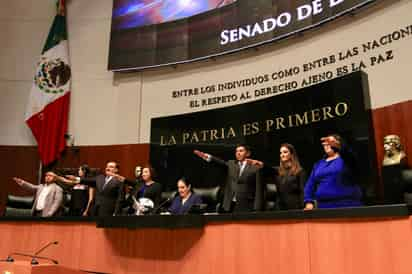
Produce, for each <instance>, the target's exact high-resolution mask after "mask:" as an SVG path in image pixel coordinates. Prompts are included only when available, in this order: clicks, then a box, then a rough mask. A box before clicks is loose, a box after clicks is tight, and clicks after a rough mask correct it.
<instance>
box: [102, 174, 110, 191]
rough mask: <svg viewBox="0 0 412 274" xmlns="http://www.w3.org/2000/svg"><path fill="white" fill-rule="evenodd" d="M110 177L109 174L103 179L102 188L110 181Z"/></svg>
mask: <svg viewBox="0 0 412 274" xmlns="http://www.w3.org/2000/svg"><path fill="white" fill-rule="evenodd" d="M111 178H112V177H110V176H106V178H105V179H104V185H103V189H104V188H105V187H106V185H107V183H108V182H109V181H110V179H111Z"/></svg>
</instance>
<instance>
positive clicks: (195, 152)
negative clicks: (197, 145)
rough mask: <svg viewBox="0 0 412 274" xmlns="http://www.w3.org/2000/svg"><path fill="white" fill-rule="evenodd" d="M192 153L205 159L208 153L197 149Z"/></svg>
mask: <svg viewBox="0 0 412 274" xmlns="http://www.w3.org/2000/svg"><path fill="white" fill-rule="evenodd" d="M193 153H194V154H195V155H197V156H198V157H200V158H202V159H203V160H207V159H208V158H209V154H207V153H204V152H201V151H199V150H193Z"/></svg>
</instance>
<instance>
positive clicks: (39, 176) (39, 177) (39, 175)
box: [37, 160, 43, 185]
mask: <svg viewBox="0 0 412 274" xmlns="http://www.w3.org/2000/svg"><path fill="white" fill-rule="evenodd" d="M42 173H43V163H42V162H41V160H40V163H39V170H38V173H37V176H38V179H37V184H38V185H40V184H41V177H42Z"/></svg>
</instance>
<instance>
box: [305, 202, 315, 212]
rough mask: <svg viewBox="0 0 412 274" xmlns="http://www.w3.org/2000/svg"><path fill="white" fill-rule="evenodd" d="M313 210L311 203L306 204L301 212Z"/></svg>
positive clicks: (313, 206)
mask: <svg viewBox="0 0 412 274" xmlns="http://www.w3.org/2000/svg"><path fill="white" fill-rule="evenodd" d="M313 209H315V205H314V204H313V203H306V204H305V208H304V209H303V210H313Z"/></svg>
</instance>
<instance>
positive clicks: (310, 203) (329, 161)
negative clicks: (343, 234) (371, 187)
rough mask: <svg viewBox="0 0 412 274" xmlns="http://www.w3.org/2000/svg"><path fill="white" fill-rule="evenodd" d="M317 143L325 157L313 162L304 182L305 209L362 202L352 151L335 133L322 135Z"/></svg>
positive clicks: (357, 171)
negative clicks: (321, 147) (308, 175)
mask: <svg viewBox="0 0 412 274" xmlns="http://www.w3.org/2000/svg"><path fill="white" fill-rule="evenodd" d="M321 142H322V146H323V149H324V151H325V157H324V158H323V159H321V160H320V161H318V162H317V163H316V164H315V165H314V167H313V169H312V173H311V174H310V177H309V179H308V180H307V181H306V185H305V189H304V203H305V210H311V209H313V208H315V207H318V208H336V207H354V206H360V205H362V203H361V197H362V191H361V189H360V187H359V185H358V181H357V179H358V178H357V177H358V174H359V170H358V167H357V165H356V159H355V157H354V155H353V153H352V151H351V150H350V149H349V148H348V147H347V146H346V145H345V144H344V143H343V140H342V138H341V137H340V136H339V135H337V134H332V135H329V136H327V137H323V138H321Z"/></svg>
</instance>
